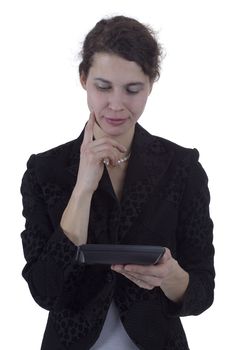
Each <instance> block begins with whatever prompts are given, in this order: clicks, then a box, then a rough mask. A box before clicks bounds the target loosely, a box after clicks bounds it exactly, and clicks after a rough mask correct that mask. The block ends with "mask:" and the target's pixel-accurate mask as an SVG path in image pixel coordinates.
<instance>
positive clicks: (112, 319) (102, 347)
mask: <svg viewBox="0 0 233 350" xmlns="http://www.w3.org/2000/svg"><path fill="white" fill-rule="evenodd" d="M119 349H124V350H138V348H137V347H136V345H135V344H134V343H133V342H132V340H131V339H130V337H129V336H128V334H127V333H126V331H125V329H124V326H123V325H122V322H121V320H120V316H119V312H118V310H117V307H116V305H115V303H114V302H112V303H111V305H110V307H109V310H108V313H107V317H106V320H105V322H104V326H103V329H102V331H101V333H100V336H99V338H98V339H97V341H96V343H95V344H94V345H93V346H92V347H91V349H90V350H119Z"/></svg>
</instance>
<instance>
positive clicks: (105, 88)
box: [96, 86, 139, 95]
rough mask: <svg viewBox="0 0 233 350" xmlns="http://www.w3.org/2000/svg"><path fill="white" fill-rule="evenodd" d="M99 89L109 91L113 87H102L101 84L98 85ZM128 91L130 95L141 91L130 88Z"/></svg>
mask: <svg viewBox="0 0 233 350" xmlns="http://www.w3.org/2000/svg"><path fill="white" fill-rule="evenodd" d="M96 87H97V89H98V90H100V91H102V92H107V91H109V90H110V89H111V87H101V86H96ZM126 92H127V93H128V94H129V95H136V94H138V93H139V91H130V90H126Z"/></svg>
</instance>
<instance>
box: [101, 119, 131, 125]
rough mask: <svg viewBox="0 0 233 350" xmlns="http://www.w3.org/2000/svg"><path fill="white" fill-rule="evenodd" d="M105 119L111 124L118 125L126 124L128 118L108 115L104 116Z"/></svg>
mask: <svg viewBox="0 0 233 350" xmlns="http://www.w3.org/2000/svg"><path fill="white" fill-rule="evenodd" d="M104 119H105V121H106V122H107V123H108V124H110V125H115V126H118V125H122V124H124V123H125V122H126V118H124V119H123V118H122V119H120V118H117V119H116V118H108V117H105V118H104Z"/></svg>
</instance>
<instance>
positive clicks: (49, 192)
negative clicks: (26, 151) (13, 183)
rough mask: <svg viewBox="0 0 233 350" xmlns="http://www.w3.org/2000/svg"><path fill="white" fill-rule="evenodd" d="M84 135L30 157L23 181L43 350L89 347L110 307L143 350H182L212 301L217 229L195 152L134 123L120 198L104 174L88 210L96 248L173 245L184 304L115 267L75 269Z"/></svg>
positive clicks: (29, 267)
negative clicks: (195, 319) (67, 221)
mask: <svg viewBox="0 0 233 350" xmlns="http://www.w3.org/2000/svg"><path fill="white" fill-rule="evenodd" d="M82 139H83V132H82V134H81V135H80V136H79V138H78V139H76V140H74V141H71V142H69V143H66V144H64V145H61V146H59V147H56V148H54V149H52V150H49V151H47V152H44V153H40V154H38V155H32V156H31V157H30V159H29V161H28V164H27V171H26V172H25V174H24V177H23V180H22V187H21V191H22V195H23V205H24V209H23V214H24V216H25V218H26V228H25V230H24V231H23V232H22V241H23V247H24V255H25V258H26V260H27V264H26V266H25V268H24V269H23V276H24V278H25V279H26V281H27V282H28V285H29V288H30V291H31V294H32V296H33V298H34V299H35V301H36V302H37V303H38V304H39V305H40V306H41V307H43V308H45V309H47V310H49V311H50V312H49V317H48V323H47V327H46V330H45V334H44V339H43V343H42V348H41V349H42V350H51V349H52V350H67V349H69V350H80V349H89V348H90V347H91V346H92V345H93V344H94V342H95V341H96V340H97V338H98V336H99V334H100V332H101V329H102V326H103V323H104V320H105V317H106V314H107V311H108V308H109V305H110V303H111V300H112V299H113V298H114V300H115V303H116V305H117V307H118V310H119V313H120V317H121V320H122V323H123V325H124V327H125V329H126V331H127V333H128V334H129V336H130V337H131V338H132V340H133V341H134V343H135V344H136V345H137V346H138V348H139V349H145V350H154V349H156V350H159V349H163V350H174V349H176V350H185V349H188V344H187V340H186V337H185V333H184V330H183V328H182V325H181V322H180V319H179V317H180V316H186V315H198V314H200V313H201V312H203V311H204V310H206V309H207V308H208V307H209V306H210V305H211V304H212V302H213V290H214V268H213V255H214V249H213V246H212V229H213V224H212V221H211V219H210V217H209V209H208V207H209V191H208V187H207V176H206V174H205V171H204V170H203V168H202V166H201V165H200V163H199V162H198V152H197V150H195V149H194V150H192V149H187V148H183V147H181V146H178V145H176V144H174V143H172V142H170V141H168V140H165V139H162V138H159V137H155V136H152V135H150V134H149V133H148V132H147V131H146V130H144V129H143V128H142V127H141V126H140V125H139V124H137V125H136V129H135V136H134V139H133V144H132V153H131V157H130V160H129V164H128V169H127V175H126V179H125V185H124V189H123V195H122V200H121V202H119V201H118V200H117V198H116V196H115V194H114V191H113V188H112V185H111V181H110V178H109V176H108V172H107V170H106V169H105V170H104V173H103V176H102V178H101V180H100V183H99V186H98V189H97V190H96V192H95V193H94V195H93V199H92V203H91V212H90V221H89V228H88V242H89V243H112V244H114V243H122V244H153V245H162V246H166V247H168V248H169V249H170V250H171V252H172V255H173V256H174V257H175V258H176V259H177V260H178V262H179V264H180V265H181V266H182V267H183V268H184V269H185V270H186V271H188V273H189V275H190V282H189V286H188V288H187V291H186V293H185V296H184V299H183V301H182V303H180V304H178V303H173V302H171V301H170V300H168V299H167V298H166V296H165V295H164V293H163V292H162V290H161V289H160V288H159V287H156V288H154V289H153V290H146V289H143V288H139V287H138V286H136V285H135V284H134V283H132V282H131V281H129V280H128V279H126V278H125V277H123V276H121V275H119V274H117V273H115V272H113V271H111V270H110V268H109V266H86V267H83V266H78V265H77V263H76V261H75V256H76V253H77V247H76V246H75V245H74V244H73V243H72V242H71V241H69V239H68V238H67V237H66V236H65V235H64V233H63V231H62V230H61V228H60V226H59V222H60V219H61V215H62V213H63V211H64V209H65V207H66V205H67V202H68V200H69V197H70V195H71V192H72V190H73V188H74V185H75V182H76V177H77V172H78V166H79V151H80V145H81V143H82Z"/></svg>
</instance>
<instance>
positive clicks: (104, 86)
mask: <svg viewBox="0 0 233 350" xmlns="http://www.w3.org/2000/svg"><path fill="white" fill-rule="evenodd" d="M96 87H97V89H98V90H102V91H104V90H105V91H106V90H110V88H111V87H110V86H109V85H96Z"/></svg>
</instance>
